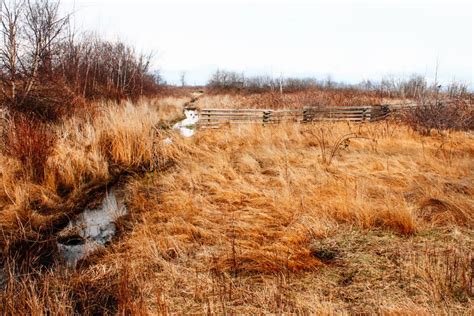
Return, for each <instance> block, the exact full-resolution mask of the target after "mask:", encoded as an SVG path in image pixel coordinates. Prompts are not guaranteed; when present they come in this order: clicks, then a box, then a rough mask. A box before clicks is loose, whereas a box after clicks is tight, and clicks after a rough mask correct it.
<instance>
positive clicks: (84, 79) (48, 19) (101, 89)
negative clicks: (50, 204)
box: [0, 0, 159, 121]
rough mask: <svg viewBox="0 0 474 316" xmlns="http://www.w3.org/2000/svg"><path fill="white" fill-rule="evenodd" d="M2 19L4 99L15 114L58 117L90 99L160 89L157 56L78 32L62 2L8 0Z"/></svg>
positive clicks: (0, 60) (0, 71) (1, 84)
mask: <svg viewBox="0 0 474 316" xmlns="http://www.w3.org/2000/svg"><path fill="white" fill-rule="evenodd" d="M0 18H1V23H0V32H1V34H0V39H1V43H0V44H1V45H0V88H1V95H0V101H1V103H2V105H3V106H4V107H6V108H7V109H9V110H10V112H12V113H21V114H23V115H26V116H29V117H31V118H34V119H39V120H42V121H55V120H58V119H59V118H60V117H63V115H65V114H67V113H71V112H72V111H73V110H74V109H77V108H78V107H80V105H81V104H84V103H86V102H87V101H89V100H93V99H116V100H118V99H123V98H138V97H139V96H141V95H150V94H154V93H156V92H157V91H158V88H159V86H158V84H157V83H158V82H159V78H158V77H157V76H155V75H152V74H151V73H150V72H149V66H150V59H151V55H149V54H148V55H146V54H140V53H137V52H136V51H135V50H134V48H133V47H130V46H128V45H127V44H125V43H122V42H118V41H117V42H111V41H107V40H104V39H101V38H100V37H99V36H96V35H91V34H78V33H77V32H75V31H74V30H73V28H72V25H71V23H70V15H61V14H60V13H59V2H58V1H54V0H25V1H22V0H12V1H4V2H2V5H1V12H0Z"/></svg>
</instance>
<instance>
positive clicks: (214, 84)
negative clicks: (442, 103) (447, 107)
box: [207, 70, 470, 98]
mask: <svg viewBox="0 0 474 316" xmlns="http://www.w3.org/2000/svg"><path fill="white" fill-rule="evenodd" d="M207 87H208V89H209V90H210V91H211V92H212V91H213V92H217V93H219V92H234V93H235V92H243V93H261V92H269V91H280V92H286V93H292V92H297V91H303V90H308V89H350V90H361V91H368V92H374V93H376V94H377V95H378V96H383V97H398V98H423V97H426V96H427V95H432V94H436V93H445V94H448V95H449V96H450V97H463V96H467V95H469V94H470V92H469V90H468V87H467V85H466V84H463V83H458V82H453V83H451V84H449V85H448V86H445V87H443V86H440V85H438V84H428V81H427V80H426V78H425V77H423V76H419V75H413V76H411V77H410V78H409V79H407V80H400V79H394V78H386V79H382V80H381V81H370V80H365V81H362V82H361V83H359V84H346V83H341V82H336V81H333V80H332V79H331V77H329V76H328V77H327V78H325V79H321V80H318V79H316V78H311V77H309V78H273V77H271V76H250V77H247V76H245V75H244V74H243V73H238V72H234V71H225V70H217V71H216V72H215V73H214V74H212V75H211V78H210V79H209V81H208V83H207Z"/></svg>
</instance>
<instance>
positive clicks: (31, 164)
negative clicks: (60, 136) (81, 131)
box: [1, 115, 56, 182]
mask: <svg viewBox="0 0 474 316" xmlns="http://www.w3.org/2000/svg"><path fill="white" fill-rule="evenodd" d="M2 136H3V137H2V140H3V143H2V147H1V149H2V153H3V154H4V155H6V156H9V157H12V158H14V159H17V160H18V161H19V162H20V163H21V165H22V168H23V170H24V171H25V172H26V177H27V178H31V179H32V181H33V182H41V181H42V180H43V178H44V171H45V167H46V161H47V160H48V158H49V156H50V155H51V154H52V152H53V150H54V146H55V144H56V135H55V134H54V132H52V131H51V128H50V126H48V125H46V124H44V123H42V122H40V121H37V120H34V119H31V118H28V117H26V116H23V115H15V116H13V117H12V118H11V120H10V121H9V122H8V125H7V127H6V129H5V131H4V135H2Z"/></svg>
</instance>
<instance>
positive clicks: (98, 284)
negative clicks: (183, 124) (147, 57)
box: [0, 98, 474, 315]
mask: <svg viewBox="0 0 474 316" xmlns="http://www.w3.org/2000/svg"><path fill="white" fill-rule="evenodd" d="M200 100H202V99H200ZM154 102H158V103H156V104H154ZM184 102H185V100H184V99H177V100H176V99H171V98H170V99H167V100H160V101H149V102H145V101H143V103H141V104H138V105H132V104H125V105H123V106H121V107H116V106H115V107H107V106H103V108H104V110H103V111H101V112H99V113H98V114H97V116H96V117H94V118H90V119H81V120H79V119H76V118H72V119H70V120H68V121H66V122H64V124H63V125H62V126H59V127H58V128H57V131H56V133H57V135H58V142H57V144H56V147H55V150H54V153H53V155H52V156H51V157H50V158H49V160H48V163H47V168H46V169H45V178H44V181H43V182H41V183H34V182H32V181H31V179H29V178H28V176H27V175H25V174H24V173H23V172H22V166H21V165H20V164H19V163H18V162H16V161H14V160H13V159H11V158H8V157H3V156H2V157H0V158H1V163H0V166H1V168H2V169H1V178H0V183H1V184H2V188H3V190H2V191H1V194H0V203H1V207H2V211H1V213H0V226H1V228H2V234H1V238H0V241H1V243H0V244H1V246H2V258H3V264H4V267H5V270H6V271H7V272H8V273H7V278H6V281H5V282H6V284H4V285H6V287H5V289H6V290H5V291H4V292H3V293H2V294H0V297H1V299H2V302H3V305H2V309H1V311H2V312H3V313H7V314H8V313H15V312H20V313H24V314H32V313H33V314H38V313H48V312H49V313H54V314H55V313H61V314H72V313H81V314H93V313H119V314H127V313H132V314H167V313H175V314H183V313H194V314H196V313H211V314H213V313H219V314H222V313H316V314H325V315H329V314H335V313H341V314H349V313H380V314H387V315H391V314H417V315H418V314H432V313H436V314H438V313H444V314H450V313H466V314H467V313H469V312H472V308H471V306H472V295H473V292H472V291H473V288H472V279H470V278H472V275H471V273H472V270H471V269H472V267H471V264H472V263H471V262H472V249H473V247H472V246H474V243H473V239H472V229H473V228H474V215H473V214H474V213H473V205H474V203H473V198H472V197H473V193H474V192H473V189H472V185H471V183H472V182H473V180H474V179H473V178H474V176H473V174H472V170H473V167H474V160H473V157H474V139H473V137H472V135H471V134H469V133H464V132H451V133H446V134H444V135H440V136H423V135H419V134H417V133H416V132H413V131H412V130H411V129H410V128H409V127H406V126H403V125H399V124H397V123H394V122H380V123H374V124H372V123H371V124H360V125H355V124H347V123H317V124H307V125H305V124H288V125H284V124H283V125H278V126H266V127H264V126H260V125H240V126H233V127H225V128H224V129H220V130H199V131H198V133H197V134H196V136H195V137H194V138H192V139H182V138H180V137H173V136H172V134H168V132H167V131H166V130H164V129H160V127H162V128H164V127H166V126H169V121H170V120H175V119H176V118H177V117H178V115H179V110H177V109H179V106H180V105H182V104H183V103H184ZM198 102H199V101H198ZM160 104H161V105H163V106H160ZM173 104H176V105H173ZM170 117H173V118H170ZM348 134H350V135H354V137H352V138H350V139H348V140H346V141H344V142H340V141H339V140H340V139H341V137H342V136H344V135H348ZM169 135H171V137H173V140H174V143H173V144H171V145H166V146H165V145H163V143H162V140H163V138H164V137H167V136H169ZM328 153H329V154H330V153H334V154H331V159H328V156H327V155H328ZM166 161H174V163H175V164H174V165H173V166H170V165H168V168H166V169H164V168H161V169H160V168H157V167H160V166H164V165H165V162H166ZM143 171H145V172H143ZM123 173H127V174H129V177H128V178H127V179H126V180H124V181H122V184H121V190H122V191H123V193H124V195H125V197H126V204H127V207H128V209H129V211H130V214H129V215H128V216H127V217H126V218H123V219H121V220H119V222H118V225H119V234H118V235H117V236H116V238H115V239H114V242H113V243H112V245H110V247H109V248H108V249H104V250H101V251H99V252H97V253H96V254H94V255H92V256H91V257H89V258H87V259H86V260H84V261H83V262H82V263H80V264H79V266H78V268H77V270H65V269H64V268H62V267H61V265H54V264H53V265H51V264H50V265H46V266H47V267H48V269H47V270H46V271H41V270H33V269H31V267H36V268H37V269H40V267H45V261H46V263H51V262H50V261H54V259H55V257H54V237H55V235H54V228H55V225H59V224H61V222H60V221H59V222H58V218H61V219H64V218H66V217H71V216H73V215H74V214H76V213H77V212H79V211H80V209H78V207H77V206H78V205H82V204H81V203H80V202H81V201H83V200H89V199H91V196H92V195H94V194H97V191H96V190H95V189H97V188H98V187H99V188H100V187H101V186H103V185H104V184H108V183H110V182H111V181H112V180H113V179H114V178H115V177H117V176H118V175H120V174H123ZM19 241H21V243H18V242H19ZM38 241H39V243H38ZM38 244H41V245H44V247H43V248H38ZM18 245H21V246H23V247H25V245H26V246H28V247H30V248H31V249H32V250H31V253H30V254H31V256H30V257H29V258H28V260H29V261H28V260H27V261H24V262H20V261H18V260H19V258H20V257H19V255H20V254H21V253H22V252H21V251H26V250H27V248H21V249H19V248H18ZM15 247H16V248H15ZM45 249H46V250H48V251H50V252H52V254H50V255H49V256H48V252H47V251H45ZM33 250H34V251H33ZM35 256H36V257H35ZM15 259H16V261H15ZM46 259H47V260H46ZM39 261H42V262H39ZM35 263H37V264H36V265H35ZM40 263H42V264H40ZM25 265H26V266H27V267H30V269H16V267H18V266H25ZM18 270H21V271H23V273H24V274H23V275H18ZM15 273H16V274H15ZM470 308H471V309H470Z"/></svg>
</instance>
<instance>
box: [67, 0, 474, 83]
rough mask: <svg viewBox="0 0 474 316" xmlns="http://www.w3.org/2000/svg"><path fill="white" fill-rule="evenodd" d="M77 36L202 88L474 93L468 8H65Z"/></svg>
mask: <svg viewBox="0 0 474 316" xmlns="http://www.w3.org/2000/svg"><path fill="white" fill-rule="evenodd" d="M62 6H63V9H64V10H74V11H75V12H76V13H75V24H76V28H78V29H80V30H92V31H96V32H97V33H99V34H100V35H102V36H104V37H106V38H108V39H117V38H120V39H122V40H124V41H126V42H128V43H130V44H132V45H134V46H136V47H137V49H138V50H142V51H145V52H148V51H153V52H155V58H154V64H153V66H154V68H156V69H160V71H161V73H162V75H163V76H164V78H165V79H166V80H167V81H168V82H171V83H177V82H178V80H179V79H178V78H179V74H180V73H181V72H182V71H185V72H186V81H187V83H188V84H204V83H205V82H206V81H207V79H208V78H209V75H210V74H211V73H212V72H214V71H215V70H216V69H218V68H220V69H227V70H235V71H239V72H244V73H245V74H246V75H254V74H268V75H273V76H275V77H279V76H280V74H281V73H282V74H283V75H284V76H315V77H317V78H324V77H326V76H327V75H331V77H332V78H333V79H334V80H337V81H346V82H359V81H361V80H364V79H373V80H380V78H382V77H383V76H390V75H392V76H395V77H397V78H403V77H408V76H409V75H410V74H412V73H419V74H421V75H425V76H426V77H427V78H428V79H431V80H432V79H433V78H434V73H435V68H436V62H437V60H438V64H439V71H438V76H439V78H440V80H441V81H442V82H443V83H446V82H450V81H452V80H453V79H455V80H457V81H461V82H465V83H467V84H469V85H470V87H471V89H472V87H473V82H474V76H473V64H474V62H473V53H474V49H473V4H472V2H471V1H461V2H456V1H421V0H412V1H380V0H378V1H364V2H362V1H350V2H349V1H300V2H298V1H290V0H288V1H265V0H261V1H235V0H234V1H222V0H221V1H159V0H155V1H151V0H150V1H144V0H142V1H132V0H129V1H125V0H121V1H117V0H115V1H114V0H102V1H100V0H75V1H73V0H63V1H62Z"/></svg>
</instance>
